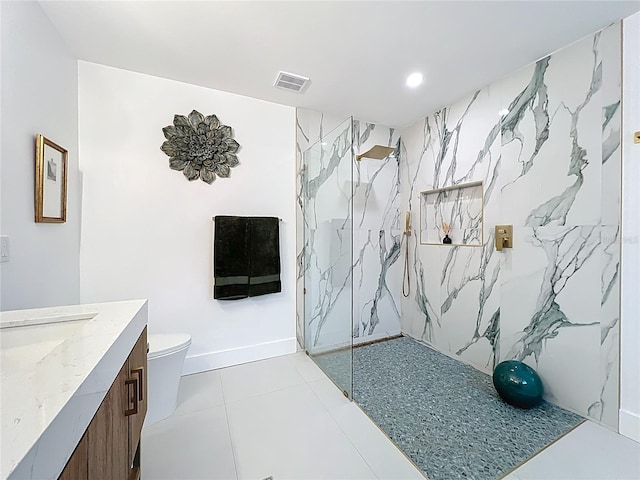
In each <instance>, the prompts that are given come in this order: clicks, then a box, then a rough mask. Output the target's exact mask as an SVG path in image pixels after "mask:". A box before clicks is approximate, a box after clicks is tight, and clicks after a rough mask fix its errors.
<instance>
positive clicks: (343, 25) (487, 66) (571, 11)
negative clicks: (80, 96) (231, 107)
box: [40, 0, 640, 127]
mask: <svg viewBox="0 0 640 480" xmlns="http://www.w3.org/2000/svg"><path fill="white" fill-rule="evenodd" d="M40 3H41V5H42V7H43V9H44V10H45V12H46V14H47V15H48V16H49V18H50V19H51V21H52V22H53V23H54V25H55V26H56V28H57V29H58V30H59V31H60V34H61V35H62V36H63V37H64V39H65V40H66V42H67V43H68V45H69V47H70V48H71V50H72V51H73V52H74V53H75V54H76V56H77V57H78V58H79V59H82V60H87V61H90V62H95V63H100V64H104V65H110V66H114V67H119V68H123V69H127V70H133V71H136V72H142V73H148V74H151V75H156V76H160V77H165V78H171V79H174V80H180V81H183V82H188V83H192V84H196V85H202V86H206V87H211V88H215V89H218V90H224V91H227V92H233V93H238V94H241V95H246V96H250V97H255V98H259V99H263V100H268V101H271V102H276V103H280V104H285V105H291V106H296V107H303V108H309V109H312V110H318V111H323V112H330V113H334V114H340V115H345V116H347V115H354V116H355V117H357V118H360V119H362V120H366V121H371V122H375V123H381V124H384V125H387V126H392V127H401V126H405V125H409V124H411V123H413V122H415V121H416V120H418V119H419V118H421V117H423V116H425V115H426V114H429V113H432V112H433V111H435V110H437V109H438V108H439V107H442V106H444V105H447V104H450V103H452V102H454V101H456V100H458V99H460V98H461V97H463V96H464V95H466V94H468V93H470V92H472V91H473V90H474V89H477V88H479V87H482V86H484V85H486V84H488V83H490V82H492V81H494V80H497V79H499V78H501V77H504V76H505V75H507V74H509V73H510V72H513V71H514V70H516V69H518V68H520V67H523V66H525V65H527V64H529V63H531V62H533V61H535V60H538V59H540V58H542V57H544V56H545V55H547V54H549V53H551V52H553V51H555V50H557V49H559V48H562V47H563V46H565V45H568V44H570V43H572V42H574V41H576V40H578V39H580V38H582V37H584V36H586V35H588V34H590V33H593V32H595V31H596V30H598V29H600V28H603V27H605V26H607V25H608V24H610V23H611V22H613V21H615V20H617V19H620V18H622V17H625V16H628V15H630V14H632V13H633V12H635V11H638V10H640V0H636V1H623V0H618V1H597V0H590V1H577V0H576V1H559V0H554V1H517V0H512V1H451V0H449V1H413V2H404V1H402V2H401V1H366V2H365V1H342V2H331V1H281V2H272V1H257V2H245V1H204V2H192V1H168V2H167V1H162V2H160V1H151V2H140V1H123V2H112V1H107V2H105V1H97V2H96V1H86V2H60V1H41V2H40ZM279 70H285V71H288V72H292V73H298V74H301V75H304V76H307V77H310V78H311V84H310V86H309V88H308V89H307V90H306V92H305V93H304V94H297V93H292V92H287V91H284V90H280V89H277V88H275V87H273V82H274V80H275V78H276V75H277V73H278V71H279ZM414 71H421V72H423V73H424V76H425V83H424V84H423V85H422V86H421V87H419V88H417V89H415V90H411V89H409V88H407V87H406V86H405V79H406V77H407V75H408V74H410V73H412V72H414ZM194 108H197V105H195V106H194Z"/></svg>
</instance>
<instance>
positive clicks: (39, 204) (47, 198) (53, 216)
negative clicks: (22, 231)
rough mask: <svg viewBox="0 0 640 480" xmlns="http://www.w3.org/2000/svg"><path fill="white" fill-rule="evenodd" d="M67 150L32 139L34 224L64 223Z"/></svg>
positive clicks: (54, 144) (48, 141)
mask: <svg viewBox="0 0 640 480" xmlns="http://www.w3.org/2000/svg"><path fill="white" fill-rule="evenodd" d="M68 153H69V152H68V151H67V149H65V148H63V147H61V146H60V145H58V144H56V143H54V142H52V141H51V140H49V139H48V138H46V137H45V136H44V135H41V134H37V135H36V178H35V221H36V223H64V222H66V221H67V157H68Z"/></svg>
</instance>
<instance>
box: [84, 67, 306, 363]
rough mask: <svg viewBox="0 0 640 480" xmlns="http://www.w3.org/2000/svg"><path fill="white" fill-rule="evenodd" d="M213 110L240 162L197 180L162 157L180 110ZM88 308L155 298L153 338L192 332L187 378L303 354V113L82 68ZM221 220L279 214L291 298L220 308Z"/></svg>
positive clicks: (151, 309) (223, 304)
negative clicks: (298, 233) (215, 229)
mask: <svg viewBox="0 0 640 480" xmlns="http://www.w3.org/2000/svg"><path fill="white" fill-rule="evenodd" d="M192 109H196V110H198V111H200V112H201V113H203V114H205V115H209V114H213V113H215V114H216V115H217V116H218V118H219V119H220V121H221V122H222V123H224V124H226V125H230V126H231V127H232V128H233V131H234V138H235V139H236V140H237V141H238V142H239V143H240V145H241V149H240V151H239V153H238V157H239V159H240V165H239V166H237V167H235V168H233V169H232V170H231V177H230V178H227V179H221V178H218V179H216V180H215V181H214V183H213V184H212V185H207V184H205V183H204V182H202V181H200V180H197V181H194V182H188V181H187V180H186V178H185V177H184V176H183V174H182V172H176V171H174V170H170V169H169V159H168V157H167V156H166V155H165V154H164V153H162V152H161V151H160V145H162V142H163V141H164V136H163V133H162V128H163V127H165V126H166V125H169V124H171V123H172V121H173V116H174V114H176V113H179V114H185V115H186V114H189V112H191V110H192ZM79 123H80V140H79V143H80V157H81V163H80V168H81V172H82V175H83V212H82V215H83V227H82V246H81V253H80V272H81V273H80V276H81V300H82V302H100V301H109V300H123V299H130V298H148V299H149V330H150V333H152V334H153V333H165V332H166V333H168V332H186V333H189V334H191V336H192V341H193V343H192V345H191V348H190V350H189V352H188V354H187V360H186V362H185V367H184V370H183V372H184V373H192V372H196V371H203V370H207V369H212V368H219V367H222V366H226V365H232V364H237V363H242V362H246V361H251V360H256V359H259V358H266V357H270V356H274V355H279V354H284V353H291V352H295V348H296V341H295V264H296V263H295V262H296V251H295V109H294V108H291V107H286V106H282V105H276V104H273V103H269V102H264V101H261V100H255V99H252V98H248V97H242V96H239V95H233V94H229V93H225V92H220V91H216V90H211V89H208V88H203V87H198V86H194V85H189V84H184V83H180V82H176V81H172V80H166V79H162V78H157V77H153V76H149V75H142V74H138V73H132V72H129V71H124V70H119V69H115V68H110V67H105V66H101V65H96V64H91V63H86V62H80V63H79ZM214 215H265V216H277V217H281V218H282V219H283V222H281V224H280V225H281V232H280V241H281V268H282V280H283V281H282V292H281V293H279V294H272V295H265V296H262V297H256V298H250V299H243V300H237V301H226V302H225V301H217V300H213V294H212V283H213V282H212V226H213V222H212V220H211V217H213V216H214Z"/></svg>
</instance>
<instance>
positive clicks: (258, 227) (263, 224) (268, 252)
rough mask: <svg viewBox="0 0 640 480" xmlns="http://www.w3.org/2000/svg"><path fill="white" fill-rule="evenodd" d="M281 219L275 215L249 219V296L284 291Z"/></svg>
mask: <svg viewBox="0 0 640 480" xmlns="http://www.w3.org/2000/svg"><path fill="white" fill-rule="evenodd" d="M278 224H279V220H278V219H277V218H274V217H250V219H249V237H250V240H249V249H250V250H251V253H250V254H249V264H250V265H249V296H250V297H257V296H258V295H266V294H267V293H278V292H280V291H282V286H281V283H280V238H279V237H280V235H279V230H278V228H279V225H278Z"/></svg>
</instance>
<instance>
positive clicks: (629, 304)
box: [620, 13, 640, 442]
mask: <svg viewBox="0 0 640 480" xmlns="http://www.w3.org/2000/svg"><path fill="white" fill-rule="evenodd" d="M622 29H623V46H622V55H623V57H622V62H623V70H622V76H623V77H622V168H623V170H622V182H623V183H622V269H621V276H622V284H621V288H622V292H621V295H622V305H621V322H620V328H621V335H620V336H621V341H620V433H621V434H623V435H626V436H627V437H630V438H633V439H634V440H636V441H638V442H640V351H639V350H638V346H639V345H640V287H639V285H640V213H639V212H640V189H638V185H639V184H640V144H638V143H634V142H633V133H634V132H637V131H640V88H638V86H639V85H640V13H636V14H635V15H632V16H631V17H629V18H626V19H625V20H624V21H623V23H622Z"/></svg>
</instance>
